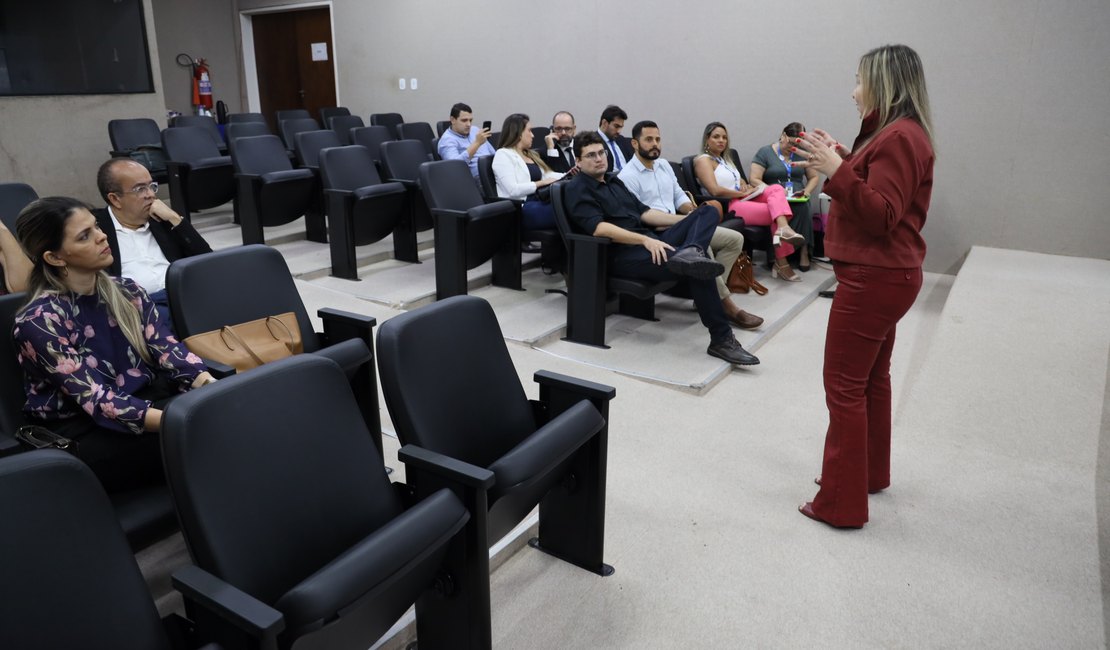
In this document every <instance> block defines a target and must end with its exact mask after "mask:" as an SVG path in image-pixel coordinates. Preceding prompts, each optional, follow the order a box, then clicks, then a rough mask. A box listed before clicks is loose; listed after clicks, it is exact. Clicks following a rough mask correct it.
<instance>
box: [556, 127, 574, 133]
mask: <svg viewBox="0 0 1110 650" xmlns="http://www.w3.org/2000/svg"><path fill="white" fill-rule="evenodd" d="M551 130H552V131H554V132H555V133H573V132H574V127H573V126H553V127H551Z"/></svg>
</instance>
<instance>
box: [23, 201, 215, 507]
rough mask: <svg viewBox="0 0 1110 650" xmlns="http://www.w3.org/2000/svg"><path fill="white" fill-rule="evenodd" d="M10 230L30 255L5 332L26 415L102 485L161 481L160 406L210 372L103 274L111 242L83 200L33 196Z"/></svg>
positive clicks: (141, 297)
mask: <svg viewBox="0 0 1110 650" xmlns="http://www.w3.org/2000/svg"><path fill="white" fill-rule="evenodd" d="M16 234H17V235H18V237H19V241H20V243H21V244H23V248H24V249H25V250H26V251H27V253H28V254H29V255H30V257H31V264H32V267H31V274H30V278H29V280H28V285H29V286H28V293H29V294H30V297H29V302H28V303H27V304H26V305H25V306H24V307H23V308H22V309H21V310H20V312H19V313H18V314H16V318H15V328H14V330H13V332H12V336H13V338H14V339H15V343H16V346H17V349H18V355H19V364H20V366H21V367H22V368H23V373H24V380H25V384H24V385H25V387H26V391H27V403H26V405H25V406H24V414H25V416H26V418H27V420H28V421H30V422H33V423H35V424H37V425H40V426H44V427H46V428H48V429H50V430H51V431H53V432H54V433H57V434H59V435H61V436H64V437H66V438H70V439H73V440H76V441H77V442H78V446H77V451H76V455H77V456H78V457H79V458H81V460H83V461H85V463H86V464H88V465H89V467H90V468H91V469H92V470H93V473H94V474H96V475H97V477H98V478H99V479H100V480H101V483H102V484H103V485H104V487H105V489H106V490H108V491H109V492H112V491H116V490H126V489H133V488H137V487H144V486H146V485H151V484H155V483H157V482H160V481H161V480H162V461H161V452H160V448H159V445H158V434H157V433H155V432H157V431H159V430H161V427H162V408H161V407H162V406H163V405H164V404H165V403H166V401H168V400H169V399H170V398H171V397H173V396H174V395H176V394H178V393H182V392H185V391H187V390H190V389H191V388H196V387H197V386H203V385H204V384H207V383H209V382H211V381H215V380H214V378H213V377H212V375H211V374H209V373H208V369H207V368H206V367H205V365H204V362H203V361H202V360H201V359H200V357H198V356H197V355H195V354H193V353H191V352H189V350H188V349H186V347H185V346H184V345H183V344H182V343H180V342H179V341H178V340H177V339H176V338H174V336H173V334H172V333H171V332H170V330H169V328H168V327H166V324H165V323H164V322H163V321H162V319H161V317H160V316H159V313H158V310H157V309H155V307H154V303H153V302H151V300H150V298H149V297H148V296H147V294H146V292H145V291H143V290H142V288H140V287H139V285H137V284H135V282H134V281H132V280H130V279H128V278H113V277H109V276H108V274H107V273H105V271H104V269H107V268H108V267H109V266H111V264H112V259H113V258H112V249H111V247H109V246H108V238H107V236H106V235H105V234H104V233H103V232H102V231H101V230H100V228H99V227H98V226H97V222H96V218H95V217H93V215H92V214H91V213H90V212H89V209H88V206H87V205H85V204H84V203H82V202H81V201H78V200H76V199H70V198H65V197H47V198H43V199H39V200H37V201H34V202H33V203H31V204H30V205H28V206H27V207H26V208H24V209H23V211H22V212H21V213H20V215H19V219H18V220H17V221H16Z"/></svg>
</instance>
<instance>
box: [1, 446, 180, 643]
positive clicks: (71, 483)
mask: <svg viewBox="0 0 1110 650" xmlns="http://www.w3.org/2000/svg"><path fill="white" fill-rule="evenodd" d="M0 494H4V495H7V496H6V497H5V498H3V499H0V521H3V522H4V534H3V535H0V575H2V576H3V577H4V578H3V580H0V598H2V599H3V601H2V602H3V603H4V606H3V607H0V642H2V644H3V646H4V647H5V648H85V647H90V646H96V647H102V648H121V649H125V650H126V649H132V648H133V649H135V650H140V649H143V648H152V649H155V650H168V648H169V641H168V639H167V638H166V635H165V632H164V630H163V628H162V622H161V620H160V619H159V618H158V611H157V610H156V609H155V607H154V601H153V600H151V597H150V592H149V591H148V590H147V586H146V582H145V581H144V580H143V575H142V573H140V572H139V566H138V564H136V563H135V558H134V555H133V554H132V553H133V551H132V550H131V547H130V546H128V544H127V539H126V538H125V537H124V534H123V531H122V530H121V529H120V526H119V523H118V521H117V520H116V516H115V512H114V511H113V510H112V505H111V503H109V501H108V497H107V496H106V495H105V494H104V490H103V488H101V486H100V483H99V481H97V479H96V477H95V476H94V475H93V473H92V471H91V470H89V468H88V467H87V466H86V465H85V464H84V463H83V462H81V461H80V460H78V459H77V458H75V457H74V456H73V455H71V454H68V453H66V452H63V451H58V450H55V449H44V450H39V451H30V452H27V453H23V454H16V455H14V456H9V457H7V458H3V459H0Z"/></svg>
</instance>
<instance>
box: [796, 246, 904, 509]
mask: <svg viewBox="0 0 1110 650" xmlns="http://www.w3.org/2000/svg"><path fill="white" fill-rule="evenodd" d="M835 271H836V279H837V280H838V281H839V283H840V284H839V285H838V286H837V288H836V295H835V297H834V298H833V304H832V310H831V312H830V313H829V327H828V331H827V333H826V336H825V370H824V379H825V403H826V405H827V406H828V408H829V431H828V433H827V434H826V436H825V454H824V459H823V461H822V465H821V489H820V491H818V493H817V496H816V497H815V498H814V499H813V511H814V513H815V514H816V515H817V516H818V517H820V518H821V519H823V520H824V521H827V522H828V523H830V524H832V525H834V526H862V525H863V524H864V523H866V522H867V493H868V492H869V491H870V492H877V491H879V490H882V489H883V488H885V487H887V486H888V485H890V355H891V352H892V351H893V350H894V333H895V327H896V325H897V324H898V321H899V320H901V318H902V316H904V315H905V314H906V312H907V311H909V309H910V307H911V306H913V302H914V300H915V299H916V298H917V293H918V292H919V291H920V290H921V269H920V268H916V269H885V268H880V267H877V266H864V265H861V264H844V263H837V264H836V265H835Z"/></svg>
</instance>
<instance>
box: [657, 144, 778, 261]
mask: <svg viewBox="0 0 1110 650" xmlns="http://www.w3.org/2000/svg"><path fill="white" fill-rule="evenodd" d="M730 151H731V152H732V159H733V160H740V158H739V157H738V156H737V154H736V150H735V149H730ZM694 158H695V156H686V157H685V158H683V159H682V174H681V175H678V177H679V178H681V179H683V181H684V183H685V186H684V187H683V189H685V190H687V191H689V192H690V193H691V194H693V195H694V201H695V203H702V202H705V201H718V202H720V204H721V208H723V209H724V212H725V214H724V220H723V221H722V222H721V225H722V226H723V227H725V228H732V229H733V230H736V231H739V232H740V234H742V235H744V252H746V253H747V254H748V257H751V256H752V254H753V253H754V252H755V251H756V250H757V249H758V250H762V251H765V252H766V254H767V264H771V263H773V262H774V259H775V244H774V242H773V241H772V238H771V229H770V227H768V226H749V225H747V224H745V223H744V220H743V218H741V217H737V216H736V215H734V214H732V213H731V212H729V210H728V204H729V201H730V199H718V198H717V197H715V196H712V195H711V194H709V193H708V192H706V191H705V188H703V187H702V186H701V183H700V182H699V181H698V176H697V174H695V173H694ZM672 164H673V163H672ZM737 171H738V172H740V177H741V178H743V179H744V182H745V183H747V182H748V175H747V174H745V173H744V170H743V169H742V168H741V167H740V166H739V165H738V166H737ZM676 175H677V174H676ZM737 220H738V221H737Z"/></svg>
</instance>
